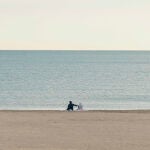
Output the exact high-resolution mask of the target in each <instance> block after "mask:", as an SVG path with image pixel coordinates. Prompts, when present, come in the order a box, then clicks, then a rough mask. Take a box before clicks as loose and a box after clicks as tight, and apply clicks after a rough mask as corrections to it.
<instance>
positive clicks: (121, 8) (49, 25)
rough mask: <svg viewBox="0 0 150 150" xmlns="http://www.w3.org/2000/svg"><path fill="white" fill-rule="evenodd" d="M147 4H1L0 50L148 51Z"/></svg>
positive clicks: (71, 0)
mask: <svg viewBox="0 0 150 150" xmlns="http://www.w3.org/2000/svg"><path fill="white" fill-rule="evenodd" d="M149 18H150V0H0V49H1V50H5V49H27V50H30V49H31V50H32V49H39V50H40V49H47V50H57V49H60V50H61V49H66V50H75V49H76V50H84V49H87V50H93V49H94V50H149V49H150V19H149Z"/></svg>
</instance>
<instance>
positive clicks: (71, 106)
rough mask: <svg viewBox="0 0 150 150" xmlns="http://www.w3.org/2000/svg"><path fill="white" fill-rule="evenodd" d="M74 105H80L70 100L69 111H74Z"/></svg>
mask: <svg viewBox="0 0 150 150" xmlns="http://www.w3.org/2000/svg"><path fill="white" fill-rule="evenodd" d="M74 106H78V105H75V104H73V103H72V101H69V104H68V108H67V110H68V111H70V110H71V111H73V107H74Z"/></svg>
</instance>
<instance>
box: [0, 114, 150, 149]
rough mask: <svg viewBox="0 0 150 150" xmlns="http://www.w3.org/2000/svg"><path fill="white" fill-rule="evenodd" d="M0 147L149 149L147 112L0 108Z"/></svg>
mask: <svg viewBox="0 0 150 150" xmlns="http://www.w3.org/2000/svg"><path fill="white" fill-rule="evenodd" d="M0 150H150V111H85V112H65V111H0Z"/></svg>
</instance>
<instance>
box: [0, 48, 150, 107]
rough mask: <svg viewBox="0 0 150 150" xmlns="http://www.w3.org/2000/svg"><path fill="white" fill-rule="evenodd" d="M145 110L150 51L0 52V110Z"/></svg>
mask: <svg viewBox="0 0 150 150" xmlns="http://www.w3.org/2000/svg"><path fill="white" fill-rule="evenodd" d="M70 100H72V101H73V102H74V103H76V104H78V103H79V102H82V104H83V105H84V108H85V109H94V110H97V109H107V110H108V109H150V52H144V51H143V52H142V51H140V52H137V51H0V109H17V110H18V109H19V110H20V109H27V110H28V109H44V110H45V109H56V110H64V109H66V106H67V103H68V101H70Z"/></svg>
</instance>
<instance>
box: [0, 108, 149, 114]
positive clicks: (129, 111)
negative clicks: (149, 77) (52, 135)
mask: <svg viewBox="0 0 150 150" xmlns="http://www.w3.org/2000/svg"><path fill="white" fill-rule="evenodd" d="M0 112H51V113H55V112H59V113H60V112H68V113H69V112H73V113H86V112H91V113H92V112H104V113H150V109H138V110H82V111H78V110H74V111H67V110H11V109H10V110H0Z"/></svg>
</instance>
